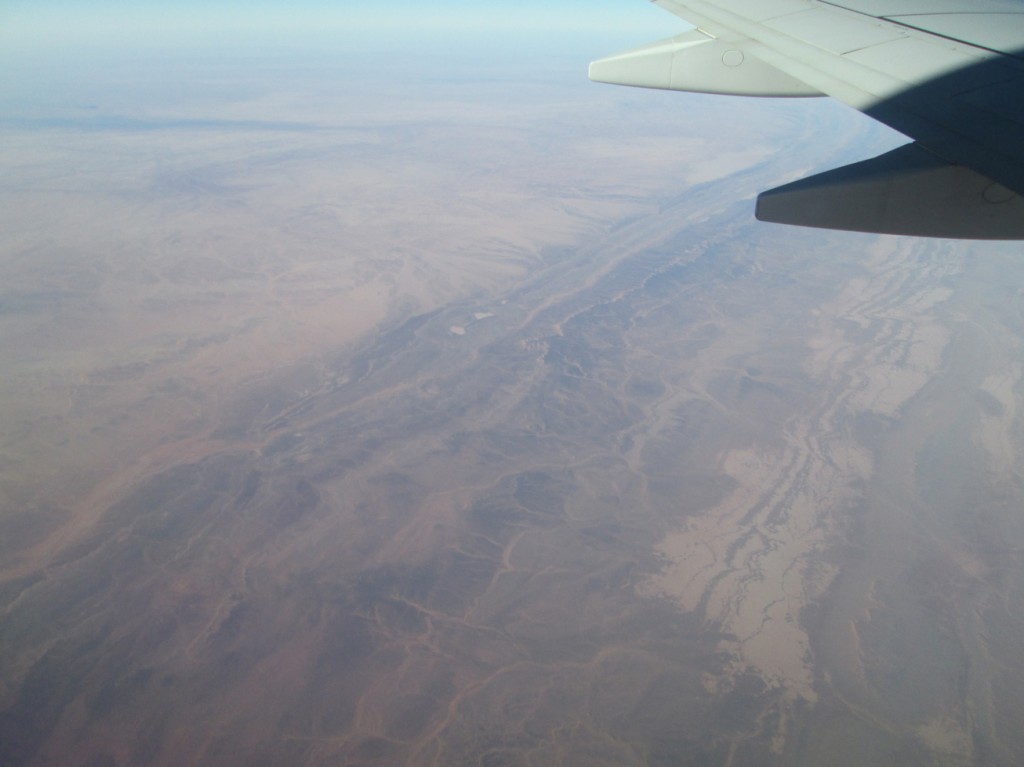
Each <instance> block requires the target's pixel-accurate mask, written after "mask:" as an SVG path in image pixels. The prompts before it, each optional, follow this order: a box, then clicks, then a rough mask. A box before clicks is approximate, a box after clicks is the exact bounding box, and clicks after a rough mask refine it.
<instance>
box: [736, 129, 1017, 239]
mask: <svg viewBox="0 0 1024 767" xmlns="http://www.w3.org/2000/svg"><path fill="white" fill-rule="evenodd" d="M756 216H757V218H758V220H760V221H770V222H773V223H778V224H793V225H796V226H810V227H817V228H821V229H840V230H846V231H854V232H877V233H880V234H904V235H913V236H917V237H950V238H956V239H973V240H1020V239H1024V199H1022V198H1021V197H1020V195H1018V194H1016V193H1014V192H1013V191H1011V190H1009V189H1007V188H1006V187H1004V186H1002V185H1001V184H997V183H996V182H994V181H992V180H991V179H989V178H987V177H985V176H983V175H981V174H980V173H977V172H976V171H973V170H971V169H970V168H968V167H966V166H963V165H951V164H949V163H947V162H945V161H944V160H942V159H940V158H938V157H936V156H935V155H933V154H932V153H931V152H929V151H927V150H926V149H923V148H922V147H920V146H919V145H918V144H905V145H904V146H901V147H899V148H898V149H894V150H893V151H891V152H887V153H885V154H883V155H881V156H879V157H875V158H873V159H870V160H863V161H861V162H857V163H854V164H852V165H846V166H844V167H842V168H836V169H834V170H830V171H826V172H824V173H819V174H818V175H816V176H811V177H809V178H805V179H801V180H799V181H794V182H793V183H791V184H786V185H785V186H780V187H777V188H776V189H772V190H770V191H767V192H762V193H761V194H760V195H759V196H758V198H757V210H756Z"/></svg>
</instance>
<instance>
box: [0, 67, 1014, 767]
mask: <svg viewBox="0 0 1024 767" xmlns="http://www.w3.org/2000/svg"><path fill="white" fill-rule="evenodd" d="M322 64H323V65H322V66H321V67H320V68H318V69H317V70H316V74H315V75H311V74H310V73H309V72H308V71H305V70H304V71H303V72H302V76H301V77H299V76H298V75H297V74H296V73H294V72H293V73H291V74H280V73H279V74H278V75H277V77H278V78H279V79H274V78H273V77H271V78H268V77H266V76H264V77H261V78H249V79H246V78H242V79H233V78H238V77H239V75H238V73H237V72H234V71H233V70H230V69H225V70H219V69H216V68H215V69H214V70H213V72H212V74H211V72H210V71H208V70H203V69H199V68H197V71H196V72H192V73H188V72H186V75H188V76H189V77H192V78H194V79H193V80H190V81H189V82H190V88H187V89H180V88H175V87H172V86H173V85H174V83H175V82H177V81H173V82H171V83H170V84H167V83H165V84H164V85H165V86H166V92H161V91H160V87H159V83H158V86H156V91H155V92H154V91H153V87H154V86H152V84H150V86H149V89H148V90H147V93H150V94H151V95H150V96H149V100H143V101H139V100H138V94H137V93H135V92H134V91H133V90H132V87H133V86H131V84H130V83H129V84H125V82H124V81H118V80H116V79H115V78H113V77H111V73H110V72H107V73H106V74H107V76H108V77H110V78H111V79H110V80H108V81H103V80H102V79H100V80H97V84H96V85H94V86H93V89H92V91H91V92H90V91H89V90H88V89H86V92H84V93H78V94H76V99H72V100H69V101H66V102H62V103H61V104H59V105H57V106H54V105H53V104H42V105H40V104H39V103H36V102H34V101H32V100H31V99H30V98H28V97H27V96H25V95H24V94H21V95H19V96H18V99H20V101H19V100H18V99H15V98H14V97H13V96H10V97H9V100H11V99H12V100H13V101H14V102H16V103H19V104H21V105H22V106H21V109H22V111H21V112H20V113H18V116H17V119H13V118H10V119H7V120H5V121H4V122H3V123H2V131H3V141H2V143H0V164H2V168H3V173H2V174H0V349H2V352H0V353H2V365H3V371H4V373H3V376H2V377H0V401H2V403H3V407H2V411H0V504H2V507H0V578H2V580H0V609H2V613H0V615H2V618H0V657H2V658H3V662H2V664H0V762H3V763H4V764H10V765H43V764H62V765H88V766H90V767H98V766H99V765H129V764H130V765H144V764H152V765H182V764H209V765H233V764H239V765H243V764H244V765H260V764H267V765H292V764H294V765H339V764H342V765H394V764H409V765H446V766H448V767H450V766H453V765H489V766H493V765H691V764H692V765H704V764H708V765H711V764H714V765H730V766H731V767H740V766H741V765H771V764H777V765H820V764H831V765H840V766H841V765H864V764H872V765H972V764H978V765H1011V764H1016V763H1019V762H1020V761H1021V759H1024V738H1022V735H1021V732H1020V729H1019V727H1018V724H1019V721H1020V716H1021V714H1022V712H1024V664H1022V662H1021V659H1022V658H1024V631H1022V629H1024V621H1022V617H1021V616H1022V615H1024V590H1022V586H1024V580H1022V576H1024V513H1022V508H1024V504H1022V501H1024V491H1022V487H1021V468H1022V458H1021V452H1020V449H1021V436H1022V432H1021V418H1020V408H1019V402H1020V397H1021V395H1022V393H1024V389H1022V373H1024V367H1022V360H1024V343H1022V338H1024V312H1022V307H1024V303H1022V293H1021V291H1022V289H1024V259H1022V258H1021V255H1020V247H1019V246H1018V245H1013V244H1011V245H978V244H970V243H948V242H930V241H923V240H912V239H899V238H878V237H871V236H862V235H844V234H837V233H828V232H814V231H805V230H791V229H786V228H778V227H771V226H765V225H758V224H756V223H755V222H753V221H752V220H751V207H752V205H751V199H752V195H753V194H754V193H755V192H756V191H757V190H758V189H762V188H765V187H767V186H771V185H772V184H776V183H781V182H783V181H785V180H789V179H790V178H793V177H796V176H798V175H800V174H802V173H805V172H807V171H809V170H810V169H812V168H815V167H823V166H824V165H827V164H828V163H833V164H836V163H839V162H841V161H843V160H850V159H853V158H854V157H858V156H865V155H867V154H870V152H872V151H876V152H877V151H881V150H882V149H884V148H886V147H888V146H890V145H891V143H892V141H893V139H892V137H891V136H887V135H886V134H885V133H884V132H883V131H881V130H880V129H878V128H876V127H875V126H873V125H872V124H870V123H869V122H867V121H865V120H862V119H861V118H859V117H858V116H856V115H854V114H852V113H850V112H848V111H846V110H844V109H842V108H841V107H838V106H836V105H834V104H829V103H826V102H816V103H796V104H790V103H766V102H749V101H741V102H734V101H729V100H718V99H713V98H709V97H676V96H672V95H668V94H651V93H645V92H631V91H626V90H617V89H611V88H602V87H599V86H592V85H589V84H588V83H586V82H585V80H584V79H583V77H582V70H579V71H577V70H576V69H574V62H569V61H562V62H561V63H560V64H559V65H558V66H557V67H553V68H551V69H550V70H548V71H545V70H544V69H543V68H542V67H536V68H533V69H529V70H528V71H527V72H526V73H523V72H519V73H515V72H513V71H512V70H497V71H495V72H492V73H491V79H489V80H488V81H487V82H478V81H475V80H471V79H468V78H466V77H465V76H464V75H459V74H458V73H457V71H456V70H452V69H445V70H444V71H443V72H439V73H434V74H430V73H426V74H423V75H422V76H421V77H419V78H410V77H408V76H406V77H404V78H395V77H388V76H385V75H387V74H389V73H387V72H384V73H378V74H380V75H381V76H380V77H379V78H378V79H375V80H370V81H367V80H365V79H361V78H360V76H361V75H364V74H366V71H363V70H358V69H357V70H353V69H352V63H351V62H347V63H346V64H345V65H343V66H342V65H333V66H332V65H329V64H328V63H322ZM224 66H226V65H224ZM396 68H397V64H396ZM97 74H98V75H102V74H103V72H102V71H100V72H98V73H97ZM391 74H393V73H391ZM406 74H407V73H406ZM357 75H360V76H357ZM178 76H184V75H180V73H179V75H178ZM118 82H121V84H120V85H118ZM161 82H162V81H161ZM225 93H228V94H230V97H226V96H225V95H224V94H225ZM794 148H799V150H800V151H799V152H793V151H792V150H793V149H794Z"/></svg>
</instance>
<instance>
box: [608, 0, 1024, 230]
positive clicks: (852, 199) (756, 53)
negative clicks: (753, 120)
mask: <svg viewBox="0 0 1024 767" xmlns="http://www.w3.org/2000/svg"><path fill="white" fill-rule="evenodd" d="M653 1H654V2H655V3H656V4H657V5H660V6H661V7H663V8H665V9H667V10H669V11H671V12H672V13H674V14H676V15H677V16H680V17H681V18H683V19H685V20H687V21H688V22H690V23H691V24H693V25H696V27H697V28H696V29H694V30H692V31H690V32H687V33H685V34H682V35H678V36H676V37H673V38H670V39H668V40H663V41H660V42H657V43H653V44H651V45H648V46H644V47H642V48H638V49H636V50H633V51H627V52H626V53H623V54H619V55H616V56H610V57H608V58H605V59H601V60H599V61H595V62H594V63H592V64H591V65H590V78H591V79H592V80H595V81H598V82H609V83H616V84H620V85H635V86H640V87H647V88H664V89H668V90H680V91H696V92H702V93H722V94H733V95H746V96H831V97H832V98H835V99H838V100H839V101H842V102H843V103H845V104H848V105H849V106H851V107H854V108H856V109H858V110H860V111H862V112H864V113H865V114H867V115H869V116H870V117H873V118H874V119H876V120H878V121H880V122H882V123H885V124H886V125H888V126H890V127H892V128H895V129H896V130H897V131H900V132H901V133H903V134H904V135H906V136H908V137H909V138H911V139H913V142H912V143H909V144H907V145H905V146H902V147H900V148H898V149H896V150H894V151H892V152H888V153H886V154H883V155H881V156H880V157H876V158H873V159H870V160H866V161H863V162H859V163H855V164H853V165H848V166H846V167H843V168H839V169H836V170H832V171H827V172H825V173H822V174H819V175H816V176H812V177H810V178H806V179H802V180H800V181H796V182H794V183H792V184H787V185H785V186H782V187H779V188H777V189H773V190H771V191H768V192H763V193H762V194H761V195H759V197H758V201H757V217H758V218H759V219H761V220H763V221H774V222H779V223H788V224H797V225H801V226H816V227H824V228H830V229H845V230H852V231H864V232H883V233H891V234H909V235H917V236H930V237H958V238H972V239H1024V197H1022V195H1024V2H1021V1H1020V0H829V1H827V2H826V1H825V0H713V1H712V0H653Z"/></svg>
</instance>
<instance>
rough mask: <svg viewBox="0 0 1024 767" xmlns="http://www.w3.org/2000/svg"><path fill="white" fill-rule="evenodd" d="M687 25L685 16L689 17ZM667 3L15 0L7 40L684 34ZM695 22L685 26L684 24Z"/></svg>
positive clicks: (3, 27)
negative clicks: (664, 5)
mask: <svg viewBox="0 0 1024 767" xmlns="http://www.w3.org/2000/svg"><path fill="white" fill-rule="evenodd" d="M679 24H682V22H679ZM675 26H676V24H675V23H674V22H673V20H672V18H671V16H670V15H668V14H667V13H666V12H665V11H663V10H661V9H659V8H657V7H655V6H653V5H651V4H650V3H647V2H644V0H595V1H594V2H584V1H583V0H564V1H563V2H558V3H551V2H541V1H540V0H527V1H526V2H511V0H478V1H477V2H473V3H465V2H452V1H451V0H448V2H441V3H424V2H409V1H408V0H400V1H399V2H371V1H370V0H355V1H353V0H345V1H344V2H325V1H324V0H320V1H319V2H318V1H316V0H299V2H281V0H252V1H249V2H242V1H241V0H219V1H218V0H214V1H213V2H197V1H196V0H184V2H173V3H172V2H163V1H153V2H146V0H142V1H141V2H130V0H94V1H93V2H72V1H71V0H6V2H4V3H3V5H2V6H0V42H3V44H4V45H5V46H7V47H10V46H15V47H19V48H25V47H36V48H38V46H39V45H43V46H47V45H68V44H75V43H109V42H110V41H120V42H122V43H127V42H128V41H134V42H137V43H142V42H145V43H146V44H152V45H166V44H169V43H174V42H176V41H178V40H180V39H181V38H182V36H185V37H187V38H188V39H191V40H193V41H194V40H196V39H206V40H210V41H216V40H217V39H218V38H223V36H225V35H227V36H232V37H237V36H242V37H245V36H249V37H250V38H255V37H261V38H265V37H270V38H278V39H281V38H285V37H289V36H293V35H296V34H298V35H310V34H317V35H320V34H323V33H329V34H344V33H346V32H348V33H351V32H363V33H367V32H370V33H372V32H388V33H392V34H403V35H408V34H410V33H419V34H422V33H424V32H427V33H430V34H437V33H445V32H453V33H466V32H476V31H479V32H480V33H481V34H484V33H486V34H488V35H495V34H497V35H507V34H510V33H524V32H525V33H533V34H538V35H541V34H548V33H551V32H553V31H554V32H558V33H559V34H569V35H573V34H593V33H605V34H607V33H609V32H614V33H617V34H624V35H629V34H634V33H635V34H638V35H640V37H641V39H642V38H644V36H647V35H651V34H654V35H662V34H663V35H665V36H668V35H671V34H674V31H673V30H674V27H675ZM684 26H685V25H684Z"/></svg>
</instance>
